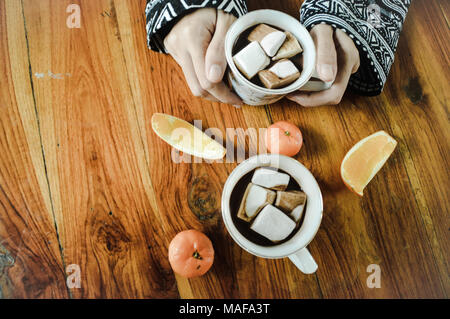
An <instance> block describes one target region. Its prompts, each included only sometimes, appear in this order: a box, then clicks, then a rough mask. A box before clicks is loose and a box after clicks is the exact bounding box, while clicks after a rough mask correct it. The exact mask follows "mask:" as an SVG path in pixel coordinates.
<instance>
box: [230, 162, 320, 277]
mask: <svg viewBox="0 0 450 319" xmlns="http://www.w3.org/2000/svg"><path fill="white" fill-rule="evenodd" d="M258 167H273V168H277V169H281V170H283V171H285V172H286V173H288V174H289V175H290V176H291V177H292V178H294V179H295V181H296V182H297V183H298V184H299V185H300V187H301V189H302V190H303V191H304V192H305V193H306V196H307V203H306V210H305V212H304V214H305V216H304V219H303V223H302V224H301V226H300V228H299V229H298V230H296V233H295V235H294V236H293V237H292V238H291V239H289V240H288V241H286V242H284V243H282V244H279V245H275V246H260V245H257V244H255V243H254V242H252V241H250V240H248V239H247V238H246V237H244V236H243V235H242V234H241V233H240V232H239V230H238V229H237V228H236V226H235V224H234V222H233V219H232V216H231V209H230V198H231V193H232V192H233V189H234V188H235V186H236V184H237V183H238V181H239V180H240V179H241V178H242V177H243V176H244V175H245V174H247V173H249V172H251V171H252V170H254V169H256V168H258ZM322 212H323V201H322V193H321V191H320V188H319V185H318V184H317V181H316V179H315V178H314V176H313V175H312V174H311V172H310V171H309V170H308V169H307V168H306V167H305V166H303V165H302V164H301V163H300V162H298V161H296V160H295V159H293V158H291V157H287V156H283V155H276V154H264V155H256V156H253V157H251V158H249V159H247V160H246V161H244V162H242V163H241V164H239V165H238V166H237V167H236V168H235V169H234V170H233V172H231V174H230V176H229V177H228V179H227V181H226V182H225V186H224V188H223V193H222V217H223V220H224V223H225V226H226V228H227V230H228V232H229V233H230V235H231V237H232V238H233V239H234V241H235V242H236V243H237V244H238V245H239V246H241V247H242V248H243V249H245V250H246V251H248V252H249V253H251V254H253V255H255V256H258V257H263V258H285V257H289V259H290V260H291V261H292V262H293V263H294V264H295V266H297V267H298V269H300V270H301V271H302V272H303V273H305V274H312V273H314V272H315V271H316V270H317V263H316V262H315V260H314V258H313V257H312V256H311V254H310V253H309V251H308V249H307V248H306V246H307V245H308V244H309V243H310V242H311V241H312V240H313V238H314V236H315V235H316V233H317V231H318V230H319V226H320V223H321V221H322Z"/></svg>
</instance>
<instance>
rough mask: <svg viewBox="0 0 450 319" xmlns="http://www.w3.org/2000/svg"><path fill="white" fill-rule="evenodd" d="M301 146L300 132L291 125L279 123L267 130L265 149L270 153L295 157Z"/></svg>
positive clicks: (283, 122) (301, 137) (284, 122)
mask: <svg viewBox="0 0 450 319" xmlns="http://www.w3.org/2000/svg"><path fill="white" fill-rule="evenodd" d="M302 145H303V136H302V132H301V131H300V129H299V128H298V127H297V126H295V125H294V124H292V123H289V122H286V121H279V122H276V123H274V124H272V125H271V126H269V128H268V129H267V132H266V147H267V149H268V150H269V152H270V153H273V154H282V155H286V156H295V155H296V154H297V153H298V152H299V151H300V149H301V148H302Z"/></svg>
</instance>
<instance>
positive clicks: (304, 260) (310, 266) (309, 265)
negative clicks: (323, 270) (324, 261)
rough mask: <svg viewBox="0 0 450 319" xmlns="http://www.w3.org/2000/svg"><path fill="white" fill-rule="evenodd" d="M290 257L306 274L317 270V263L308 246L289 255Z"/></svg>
mask: <svg viewBox="0 0 450 319" xmlns="http://www.w3.org/2000/svg"><path fill="white" fill-rule="evenodd" d="M289 259H290V260H291V261H292V262H293V263H294V265H295V266H297V268H298V269H300V271H301V272H302V273H304V274H307V275H309V274H313V273H315V272H316V271H317V268H318V266H317V263H316V261H315V260H314V258H313V256H312V255H311V254H310V252H309V250H308V248H306V247H305V248H302V249H300V250H299V251H297V252H295V253H293V254H292V255H289Z"/></svg>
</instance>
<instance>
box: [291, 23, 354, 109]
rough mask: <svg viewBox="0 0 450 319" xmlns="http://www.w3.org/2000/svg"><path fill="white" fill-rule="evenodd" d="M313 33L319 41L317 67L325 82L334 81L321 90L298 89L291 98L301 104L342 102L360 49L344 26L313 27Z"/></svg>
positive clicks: (317, 42)
mask: <svg viewBox="0 0 450 319" xmlns="http://www.w3.org/2000/svg"><path fill="white" fill-rule="evenodd" d="M310 33H311V36H312V38H313V40H314V44H315V45H316V51H317V61H316V70H317V74H318V75H319V78H320V79H321V80H322V81H324V82H329V81H334V83H333V85H332V86H331V87H330V88H329V89H328V90H325V91H321V92H295V93H292V94H290V95H288V99H289V100H292V101H294V102H296V103H298V104H300V105H302V106H320V105H334V104H339V103H340V102H341V99H342V97H343V96H344V93H345V90H346V89H347V84H348V81H349V79H350V76H351V75H352V74H353V73H355V72H356V71H358V68H359V63H360V60H359V52H358V49H357V48H356V46H355V44H354V43H353V40H352V39H351V38H350V37H349V36H348V35H347V34H346V33H345V32H343V31H342V30H339V29H337V30H336V31H335V32H334V37H333V28H332V27H331V26H329V25H326V24H319V25H317V26H315V27H314V28H312V30H311V32H310Z"/></svg>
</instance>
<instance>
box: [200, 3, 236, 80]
mask: <svg viewBox="0 0 450 319" xmlns="http://www.w3.org/2000/svg"><path fill="white" fill-rule="evenodd" d="M234 20H236V18H235V17H234V16H232V15H231V14H227V13H225V12H223V11H221V10H218V12H217V22H216V29H215V31H214V36H213V38H212V40H211V42H210V44H209V46H208V49H207V51H206V57H205V72H206V78H207V79H208V81H210V82H212V83H219V82H221V81H222V79H223V75H224V73H225V70H226V68H227V59H226V58H225V48H224V42H225V36H226V34H227V31H228V29H229V28H230V26H231V25H232V24H233V22H234Z"/></svg>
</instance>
